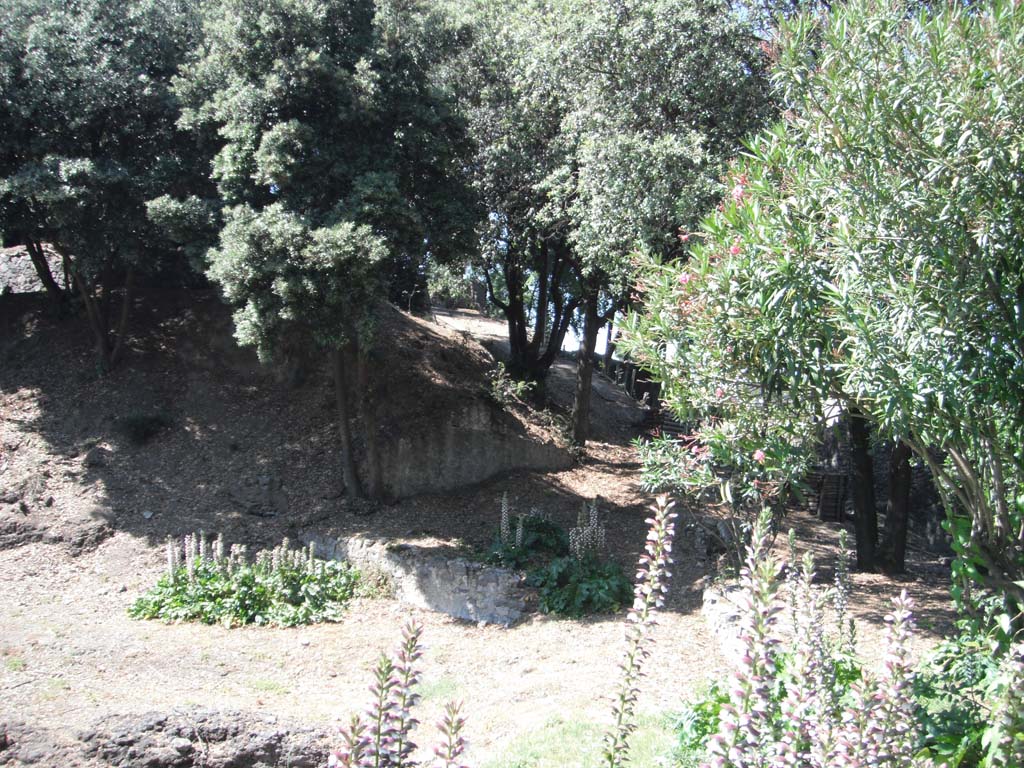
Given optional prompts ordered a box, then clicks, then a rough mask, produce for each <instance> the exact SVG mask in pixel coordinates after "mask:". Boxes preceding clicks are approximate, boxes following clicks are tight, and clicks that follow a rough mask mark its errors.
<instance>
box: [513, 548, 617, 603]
mask: <svg viewBox="0 0 1024 768" xmlns="http://www.w3.org/2000/svg"><path fill="white" fill-rule="evenodd" d="M527 581H528V583H529V584H530V585H531V586H534V587H537V588H539V590H540V609H541V611H543V612H544V613H557V614H560V615H562V616H573V617H577V616H582V615H584V614H587V613H611V612H614V611H617V610H619V608H621V607H622V606H623V605H625V604H626V603H628V602H629V601H630V600H631V599H632V597H633V584H632V583H631V582H630V581H629V579H627V578H626V576H625V574H624V573H623V572H622V566H620V565H619V564H618V563H612V562H602V561H600V560H599V559H598V558H597V557H594V556H588V557H584V558H582V559H579V558H575V557H559V558H557V559H555V560H552V561H551V562H550V563H549V564H548V565H547V566H544V567H542V568H538V569H537V570H535V571H533V572H531V573H530V575H529V577H528V580H527Z"/></svg>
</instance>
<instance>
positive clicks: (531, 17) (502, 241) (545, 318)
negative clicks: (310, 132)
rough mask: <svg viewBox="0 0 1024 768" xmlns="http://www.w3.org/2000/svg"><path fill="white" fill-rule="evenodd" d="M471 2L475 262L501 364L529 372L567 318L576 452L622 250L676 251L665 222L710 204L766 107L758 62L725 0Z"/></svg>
mask: <svg viewBox="0 0 1024 768" xmlns="http://www.w3.org/2000/svg"><path fill="white" fill-rule="evenodd" d="M473 9H474V11H473V13H472V14H471V15H470V16H469V24H470V29H471V30H476V36H475V37H474V41H475V42H474V46H473V47H472V48H471V50H470V52H469V53H468V54H467V56H466V57H465V58H464V59H463V60H462V66H461V67H460V68H459V70H458V76H459V77H461V78H462V79H463V80H464V81H465V80H467V79H468V80H469V82H470V83H472V86H471V87H470V88H469V89H468V91H469V93H470V96H469V99H470V104H469V107H468V108H469V111H470V113H471V114H472V118H471V121H470V122H471V126H472V127H473V136H474V138H475V140H476V142H477V145H478V153H477V162H476V163H475V165H474V171H475V180H476V185H477V188H478V189H479V190H480V192H481V195H482V197H483V199H484V202H485V205H486V206H487V207H488V210H490V211H491V217H490V220H489V226H488V228H487V230H486V231H485V237H484V242H485V247H486V250H485V259H484V264H485V268H486V269H487V271H488V274H490V273H491V272H494V271H498V272H500V277H501V278H502V280H501V283H500V284H499V283H498V282H497V281H495V280H493V279H492V281H491V287H492V290H491V293H492V299H493V300H494V301H495V302H496V303H497V304H498V306H499V307H501V309H502V310H503V311H504V312H505V314H506V316H507V317H508V319H509V336H510V345H511V349H512V356H511V357H512V370H513V371H514V372H517V373H519V375H525V376H528V377H532V378H541V377H542V376H543V373H544V372H545V371H546V370H547V367H548V366H550V364H551V362H552V361H553V360H554V356H555V355H556V354H557V352H558V349H559V348H560V346H561V342H562V339H563V337H564V334H565V331H566V330H567V328H568V326H569V323H570V322H571V320H572V318H573V315H574V314H575V315H577V316H578V317H579V325H580V326H581V329H582V337H583V344H582V345H581V351H580V356H579V363H578V371H577V388H576V398H575V405H574V417H573V422H574V428H573V433H574V438H575V440H576V441H577V442H578V443H579V444H581V445H582V444H584V443H585V442H586V439H587V436H588V431H589V410H590V409H589V397H590V389H591V376H592V371H593V355H594V348H595V346H596V342H597V336H598V333H599V331H600V329H601V328H602V327H603V326H604V325H605V324H606V323H607V322H609V320H610V319H611V317H612V316H613V315H614V314H615V312H616V311H618V310H619V309H620V308H621V307H622V306H624V304H625V301H626V299H627V294H628V285H629V280H630V275H631V272H632V263H631V257H630V255H631V254H632V252H633V251H634V249H635V248H636V247H637V246H638V245H640V246H643V247H647V248H650V249H652V250H656V251H658V252H661V253H666V254H675V253H677V252H678V247H677V246H678V242H677V240H676V234H677V231H678V229H679V227H680V226H689V225H692V224H694V223H695V222H696V221H697V220H698V219H699V217H700V216H701V215H702V214H703V213H704V212H705V211H706V210H707V208H708V207H709V205H710V203H711V201H712V200H714V199H715V195H716V194H717V192H718V191H719V186H718V177H719V175H720V172H721V170H722V168H723V164H724V162H725V160H726V158H727V157H729V156H731V155H732V154H733V153H734V152H735V151H736V150H737V148H738V146H739V139H740V137H742V136H743V135H744V134H746V133H747V132H748V131H749V130H751V129H752V128H754V127H756V126H758V125H759V124H760V121H761V119H762V117H763V115H764V113H765V111H766V109H767V90H766V82H765V79H764V76H763V75H764V64H763V54H762V53H761V52H760V50H759V48H758V47H757V45H756V39H755V38H754V35H753V33H752V30H751V29H750V28H749V26H748V25H747V24H746V23H745V22H743V21H742V20H741V19H740V17H739V15H738V14H736V13H734V12H733V11H732V10H731V9H730V8H729V7H728V6H726V5H724V4H716V3H711V4H703V5H701V6H699V7H696V6H693V5H692V4H690V3H684V2H681V0H664V1H663V2H658V3H641V2H617V3H612V4H609V3H604V2H593V1H592V0H563V1H562V2H560V3H556V4H553V5H552V4H545V5H541V4H537V3H531V2H520V3H517V4H515V5H513V6H512V7H511V8H509V7H507V6H506V5H501V6H500V7H499V5H498V4H496V3H493V2H484V1H483V0H481V2H478V3H476V4H475V5H474V6H473ZM496 288H498V289H503V290H496ZM499 294H500V295H499ZM531 321H532V325H533V335H532V338H531V337H529V336H528V333H527V330H528V328H529V326H530V324H531ZM549 321H550V328H551V332H550V334H549V333H548V328H549V325H548V324H549ZM548 339H550V342H549V343H547V346H546V347H545V346H544V342H545V341H547V340H548ZM556 342H557V343H556Z"/></svg>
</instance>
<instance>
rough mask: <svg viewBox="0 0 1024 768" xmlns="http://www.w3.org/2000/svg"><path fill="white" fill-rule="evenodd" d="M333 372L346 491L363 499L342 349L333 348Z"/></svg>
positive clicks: (342, 469)
mask: <svg viewBox="0 0 1024 768" xmlns="http://www.w3.org/2000/svg"><path fill="white" fill-rule="evenodd" d="M331 372H332V374H333V376H334V403H335V407H336V409H337V418H338V437H340V438H341V474H342V479H343V480H344V482H345V493H346V494H347V495H348V497H349V498H352V499H362V498H364V496H363V488H362V486H361V485H360V484H359V475H358V473H357V472H356V460H355V456H353V454H352V428H351V426H350V425H349V415H350V414H349V406H348V399H349V391H348V390H349V387H348V380H347V379H346V377H345V374H346V371H345V364H344V361H343V359H342V351H341V350H340V349H332V350H331Z"/></svg>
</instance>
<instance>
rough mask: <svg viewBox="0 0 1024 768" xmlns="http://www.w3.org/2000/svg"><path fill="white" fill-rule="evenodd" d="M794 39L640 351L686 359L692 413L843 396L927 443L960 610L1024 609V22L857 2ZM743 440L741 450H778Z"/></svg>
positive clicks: (997, 12)
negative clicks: (743, 400) (722, 193)
mask: <svg viewBox="0 0 1024 768" xmlns="http://www.w3.org/2000/svg"><path fill="white" fill-rule="evenodd" d="M784 29H785V32H786V34H785V35H784V37H783V38H782V45H781V46H780V48H779V60H778V66H777V69H776V73H775V77H776V81H777V83H778V85H779V88H780V92H781V93H782V95H783V98H784V101H785V106H786V108H787V110H786V112H785V113H784V114H785V119H784V120H783V121H782V122H780V123H778V124H777V125H775V126H774V127H773V128H772V130H771V131H769V132H767V133H765V134H762V135H761V136H760V137H758V138H757V139H756V140H755V141H753V142H752V144H751V146H750V152H749V155H748V156H747V157H745V158H744V159H743V160H742V161H741V162H740V163H739V164H738V166H737V167H736V168H735V169H734V171H733V174H732V181H733V184H734V187H733V193H732V195H731V196H730V197H729V198H728V199H727V200H726V201H725V203H723V206H722V209H721V211H720V212H719V213H718V214H716V215H714V216H712V217H711V218H710V219H708V220H707V221H705V223H704V226H703V230H704V231H703V233H702V235H703V237H702V242H701V243H700V244H699V245H698V246H697V247H695V248H694V250H693V254H694V262H693V264H692V266H691V267H690V268H689V269H687V270H685V271H684V270H679V269H676V270H663V271H659V272H658V274H657V276H656V277H654V278H653V279H652V280H651V281H650V283H649V285H648V288H649V295H650V296H651V298H652V303H651V314H650V316H649V318H648V319H647V320H646V321H637V324H636V326H635V328H634V330H635V331H636V332H637V333H638V334H639V339H640V346H641V347H643V348H644V349H645V350H646V351H647V352H648V354H650V355H651V359H652V362H654V358H655V357H656V356H655V355H654V354H653V353H654V352H655V347H656V345H657V344H658V343H665V342H667V341H672V342H673V343H674V344H675V345H676V348H677V349H678V350H679V351H678V354H677V356H675V357H674V358H673V359H671V360H670V359H669V356H666V355H664V354H662V355H661V356H660V358H661V360H662V362H661V363H660V366H661V367H660V368H659V373H660V375H661V376H662V377H663V378H664V380H666V382H667V383H668V385H669V389H670V390H671V391H672V393H673V394H672V396H673V397H674V398H676V404H677V405H678V406H680V407H684V406H685V405H687V404H689V405H698V406H704V407H707V406H708V405H709V404H710V403H711V399H712V396H713V395H712V393H713V392H714V391H715V390H716V388H718V389H721V390H724V389H725V388H726V387H729V386H733V388H734V389H735V387H736V386H745V387H754V388H755V390H754V391H756V392H757V393H759V395H760V398H761V400H760V401H757V402H762V403H763V402H768V401H772V400H774V401H786V400H788V401H789V402H791V403H793V404H794V406H795V407H797V408H798V409H800V408H802V409H803V411H804V412H808V411H809V412H811V413H814V412H815V411H817V412H819V413H821V412H822V409H821V408H820V407H810V408H808V407H807V406H808V403H823V402H826V400H827V399H829V398H834V399H836V400H838V401H840V402H843V403H846V404H848V405H849V406H850V407H851V408H854V409H857V410H858V411H859V412H861V413H862V414H864V416H865V417H866V418H867V419H868V420H869V421H870V422H871V424H872V426H873V427H874V428H875V429H877V430H878V433H879V435H880V436H881V437H882V438H883V439H893V438H895V439H899V440H901V441H902V442H903V443H905V444H906V445H907V446H909V447H911V448H912V449H913V451H914V453H915V454H916V455H917V457H918V458H919V459H920V460H921V461H923V462H925V463H926V464H927V465H928V466H929V467H930V468H931V470H932V473H933V474H934V476H935V477H936V479H937V481H938V484H939V488H940V490H941V492H942V494H943V496H944V499H945V501H946V507H947V514H948V524H949V530H950V532H951V533H952V534H953V541H954V546H955V547H956V548H957V550H958V553H959V555H960V557H959V558H958V561H957V563H956V565H955V569H956V572H957V574H958V575H959V576H960V577H964V578H962V579H960V580H959V581H960V584H961V586H960V587H959V588H958V590H957V595H958V596H960V597H965V596H967V593H966V592H965V591H963V590H965V589H967V587H968V586H969V584H972V583H973V585H974V586H975V587H976V588H978V589H980V590H981V592H982V593H986V592H987V593H988V594H994V595H997V596H1003V597H1005V598H1006V599H1008V600H1009V601H1010V604H1011V610H1010V615H1011V616H1012V615H1014V614H1017V613H1018V612H1019V611H1020V609H1021V607H1024V588H1022V587H1021V586H1020V583H1019V582H1021V580H1022V576H1024V549H1022V544H1024V542H1022V540H1021V537H1020V532H1021V525H1022V521H1024V508H1022V502H1021V498H1022V496H1021V480H1022V470H1024V455H1022V453H1021V446H1022V445H1024V441H1022V439H1021V438H1022V436H1024V389H1022V387H1024V379H1022V376H1021V372H1022V371H1024V347H1022V345H1021V343H1020V339H1021V338H1024V333H1022V332H1024V325H1022V323H1024V319H1022V318H1024V263H1022V255H1024V230H1022V229H1021V225H1020V222H1021V221H1022V220H1024V218H1022V211H1021V201H1022V199H1024V198H1022V197H1021V195H1020V194H1019V184H1020V178H1021V158H1020V152H1019V142H1020V140H1021V136H1022V135H1024V124H1022V117H1021V116H1022V115H1024V109H1022V107H1024V105H1022V104H1021V101H1020V100H1021V94H1022V93H1024V89H1021V88H1020V82H1021V81H1020V74H1019V73H1020V72H1021V64H1022V60H1024V14H1022V13H1021V11H1020V9H1019V7H1018V6H1017V5H1015V4H1014V3H1010V2H1003V0H993V2H989V3H986V4H983V5H982V6H977V5H975V6H971V7H970V8H966V7H963V6H959V5H948V6H946V5H942V6H938V7H935V6H929V7H927V8H921V9H918V10H915V11H914V12H912V13H910V14H908V13H907V10H906V7H905V6H903V5H899V4H887V3H884V2H878V1H876V0H853V2H850V3H848V4H845V5H843V6H839V7H836V8H835V9H834V10H832V11H831V12H830V13H828V14H816V15H804V16H800V17H797V18H796V19H794V20H793V21H792V22H790V23H788V24H787V25H785V27H784ZM812 42H813V50H814V52H815V53H814V55H813V56H809V55H808V51H809V50H811V45H812ZM736 382H739V383H740V384H736ZM747 402H748V403H749V402H751V400H750V399H749V398H748V400H747ZM727 415H729V416H732V415H734V412H733V411H730V412H729V414H727ZM791 424H792V422H791ZM765 426H767V427H770V428H771V429H772V432H773V435H774V436H775V437H773V438H772V439H778V438H779V437H780V436H785V434H786V429H787V425H786V424H785V423H784V422H781V421H780V422H773V423H771V424H767V425H765ZM737 434H738V435H740V437H739V438H737V440H736V443H735V444H736V445H742V444H745V445H746V446H747V448H746V449H745V451H749V450H750V449H751V446H752V445H753V444H754V443H752V442H751V441H756V440H764V439H766V437H765V435H766V433H765V432H761V433H760V434H759V433H758V432H757V431H753V430H746V431H741V432H739V433H737ZM764 454H765V455H766V457H767V460H769V461H770V460H771V455H770V454H769V453H768V451H765V452H764ZM784 455H785V449H780V452H779V456H784Z"/></svg>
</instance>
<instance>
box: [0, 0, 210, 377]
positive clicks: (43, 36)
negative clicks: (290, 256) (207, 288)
mask: <svg viewBox="0 0 1024 768" xmlns="http://www.w3.org/2000/svg"><path fill="white" fill-rule="evenodd" d="M0 24H2V25H3V28H4V35H3V37H2V39H0V102H2V103H3V109H2V110H0V229H2V230H3V231H4V232H8V233H11V232H14V233H17V234H18V235H19V239H20V240H21V242H22V243H24V244H25V246H26V248H27V249H28V252H29V255H30V256H31V257H32V261H33V264H34V265H35V267H36V270H37V271H38V273H39V276H40V279H41V280H42V282H43V284H44V286H45V287H46V290H47V291H48V292H49V293H50V295H51V296H52V297H53V298H54V299H55V300H57V301H60V300H62V299H63V293H62V289H61V288H60V286H59V285H58V284H57V282H56V281H55V280H54V278H53V277H52V275H51V274H50V271H49V267H48V266H47V263H46V260H45V258H44V257H43V251H42V246H43V244H44V243H49V244H51V245H52V246H53V247H54V248H55V249H56V251H57V252H58V253H59V254H60V255H61V257H62V258H63V261H64V268H65V271H66V272H67V274H68V275H69V276H70V278H71V283H72V286H73V290H74V292H75V294H76V295H77V298H78V299H79V300H80V301H81V303H82V305H83V307H84V309H85V314H86V317H87V319H88V322H89V326H90V328H91V329H92V332H93V336H94V338H95V343H96V354H97V363H98V365H99V366H100V368H101V370H108V369H109V368H111V367H112V366H113V365H115V364H116V363H117V361H118V359H119V358H120V357H121V355H122V353H123V351H124V344H125V338H126V331H127V323H128V319H129V312H130V308H131V304H132V300H133V298H134V297H133V293H132V287H133V283H134V281H135V277H136V275H137V273H139V272H145V271H155V270H156V269H158V268H159V267H160V265H161V263H162V262H163V261H164V260H165V259H166V258H168V257H170V256H172V255H173V254H174V248H173V246H172V244H171V243H170V242H168V241H167V240H165V239H164V238H163V237H162V236H161V235H160V232H159V231H158V230H157V228H156V227H154V226H153V224H152V223H151V222H150V220H149V219H148V216H147V211H146V203H147V201H149V200H151V199H153V198H156V197H158V196H160V195H163V194H176V195H185V194H188V193H189V192H190V191H192V190H194V189H195V188H196V187H197V186H198V187H201V186H202V184H203V177H204V172H203V168H202V160H203V156H202V154H201V152H200V151H199V148H198V147H197V146H196V143H195V140H194V139H193V138H192V137H191V136H189V135H188V134H186V133H185V132H183V131H180V130H178V129H177V127H176V125H175V124H176V121H177V119H178V117H179V107H178V102H177V99H176V98H175V96H174V94H173V93H172V92H171V87H170V83H171V77H172V75H173V74H174V72H175V71H176V70H177V67H178V65H179V64H180V63H181V62H182V61H183V60H184V57H185V54H186V52H187V51H189V50H190V49H191V48H192V47H193V46H194V45H195V44H196V40H197V37H198V34H199V28H198V16H197V12H196V9H195V5H194V3H192V2H190V1H189V0H128V1H127V2H122V3H107V2H101V0H75V2H68V3H54V2H46V0H3V2H0ZM118 289H119V290H120V293H121V301H120V309H119V310H117V312H116V314H115V311H114V307H113V301H112V300H113V298H114V295H115V292H116V291H117V290H118Z"/></svg>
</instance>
